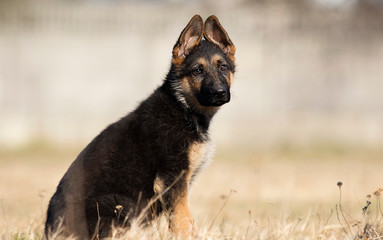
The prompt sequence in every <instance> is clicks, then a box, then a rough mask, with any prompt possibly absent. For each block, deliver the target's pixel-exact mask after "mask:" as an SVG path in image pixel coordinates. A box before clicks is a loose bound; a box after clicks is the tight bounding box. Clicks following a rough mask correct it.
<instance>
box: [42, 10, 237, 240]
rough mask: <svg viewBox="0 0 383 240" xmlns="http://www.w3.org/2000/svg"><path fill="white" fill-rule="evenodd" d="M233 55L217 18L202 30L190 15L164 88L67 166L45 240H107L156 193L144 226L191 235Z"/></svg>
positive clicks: (196, 18)
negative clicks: (195, 193)
mask: <svg viewBox="0 0 383 240" xmlns="http://www.w3.org/2000/svg"><path fill="white" fill-rule="evenodd" d="M234 54H235V47H234V45H233V43H232V41H231V40H230V38H229V36H228V35H227V33H226V31H225V30H224V29H223V28H222V26H221V24H220V23H219V21H218V19H217V17H215V16H210V17H209V18H208V19H207V20H206V21H205V23H203V20H202V18H201V17H200V16H199V15H195V16H194V17H193V18H192V19H191V20H190V22H189V23H188V25H187V26H186V28H185V29H184V30H183V31H182V33H181V35H180V37H179V39H178V41H177V43H176V44H175V46H174V48H173V57H172V62H171V67H170V71H169V73H168V74H167V76H166V79H165V81H164V82H163V84H162V85H161V86H160V87H159V88H157V89H156V90H155V91H154V92H153V93H152V94H151V95H150V96H149V97H148V98H147V99H146V100H145V101H143V102H141V104H139V106H138V107H137V109H135V110H134V111H133V112H131V113H130V114H128V115H127V116H125V117H124V118H122V119H121V120H119V121H117V122H115V123H113V124H111V125H110V126H108V127H107V128H106V129H105V130H104V131H102V132H101V133H100V134H99V135H98V136H97V137H96V138H95V139H94V140H93V141H92V142H91V143H90V144H89V145H88V146H87V147H86V148H85V149H84V150H83V151H82V152H81V153H80V154H79V155H78V157H77V159H76V160H75V161H74V162H73V163H72V165H71V166H70V167H69V169H68V171H67V172H66V173H65V175H64V177H63V178H62V179H61V181H60V183H59V185H58V187H57V191H56V193H55V194H54V195H53V197H52V199H51V200H50V203H49V207H48V212H47V220H46V225H45V235H46V237H47V238H51V237H52V236H53V234H59V236H64V237H65V236H74V237H77V238H80V239H89V238H93V237H94V236H99V237H107V236H109V235H110V232H111V227H112V225H113V224H114V225H115V226H122V227H124V226H129V225H130V223H131V220H132V219H134V218H136V217H137V216H138V215H139V214H140V213H141V212H142V211H143V210H144V209H147V208H145V207H146V206H147V204H149V203H150V202H151V200H153V198H155V197H156V196H159V195H160V194H161V198H158V199H160V200H158V201H156V202H155V205H156V208H155V209H154V208H152V210H151V211H147V213H144V214H145V216H146V217H145V218H146V220H147V221H149V220H151V219H153V217H156V216H158V215H159V214H160V213H167V214H168V216H169V227H170V229H171V231H172V232H174V233H175V234H176V235H180V236H190V235H191V234H192V232H193V229H194V227H193V218H192V216H191V213H190V210H189V191H190V186H191V183H192V182H193V180H194V178H195V176H196V175H197V173H198V172H199V171H200V169H201V168H202V167H203V166H204V165H205V164H206V163H207V162H208V160H209V158H210V156H211V151H212V148H211V147H210V138H209V135H208V129H209V125H210V122H211V120H212V118H213V116H214V114H215V113H216V112H217V110H218V109H219V107H220V106H221V105H223V104H225V103H227V102H229V101H230V85H231V83H232V81H233V74H234V70H235V66H234ZM152 203H153V201H152ZM153 209H154V210H153ZM141 214H142V213H141Z"/></svg>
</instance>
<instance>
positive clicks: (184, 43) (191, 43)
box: [173, 14, 203, 63]
mask: <svg viewBox="0 0 383 240" xmlns="http://www.w3.org/2000/svg"><path fill="white" fill-rule="evenodd" d="M202 32H203V20H202V18H201V16H200V15H198V14H196V15H195V16H194V17H193V18H192V19H191V20H190V21H189V23H188V25H187V26H186V27H185V29H184V30H183V31H182V33H181V35H180V37H179V38H178V41H177V43H176V45H174V48H173V62H175V63H177V62H178V63H180V62H182V61H183V60H184V59H185V57H186V55H188V54H189V53H190V51H191V50H192V49H193V48H194V47H195V46H197V45H198V44H199V42H200V41H201V38H202Z"/></svg>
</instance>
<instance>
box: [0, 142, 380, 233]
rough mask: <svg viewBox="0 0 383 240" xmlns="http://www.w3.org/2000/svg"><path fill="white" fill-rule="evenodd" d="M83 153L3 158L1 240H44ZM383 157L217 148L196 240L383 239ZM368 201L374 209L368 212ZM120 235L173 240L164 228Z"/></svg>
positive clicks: (203, 177)
mask: <svg viewBox="0 0 383 240" xmlns="http://www.w3.org/2000/svg"><path fill="white" fill-rule="evenodd" d="M79 151H80V148H71V149H69V150H68V149H65V150H57V148H50V147H48V148H47V147H41V146H37V147H36V146H33V147H29V148H25V149H21V150H17V151H13V150H3V151H1V152H0V239H5V240H8V239H41V236H42V231H43V223H44V220H45V212H46V209H47V204H48V201H49V198H50V197H51V196H52V194H53V192H54V190H55V187H56V186H57V184H58V181H59V180H60V178H61V177H62V176H63V174H64V172H65V171H66V170H67V168H68V167H69V165H70V163H71V162H72V161H73V159H74V158H75V157H76V155H77V153H78V152H79ZM381 156H383V155H382V152H381V151H380V150H376V149H368V148H363V149H337V148H328V149H327V148H324V149H323V148H320V149H318V148H310V149H300V148H296V149H294V148H292V149H291V148H283V147H279V148H271V149H267V150H259V149H250V148H243V149H239V148H235V149H234V148H233V149H231V148H224V147H220V146H218V147H217V153H216V155H215V157H214V161H213V162H212V163H211V164H210V166H208V167H207V168H206V169H205V170H204V171H203V172H202V173H201V174H200V176H199V177H198V178H197V180H196V182H195V183H194V184H193V188H192V194H191V211H192V213H193V216H194V218H195V222H196V234H195V236H194V237H195V238H197V239H256V238H257V239H339V238H342V239H355V238H357V237H361V238H365V239H382V238H383V233H382V223H381V222H383V221H382V218H383V212H382V207H381V206H380V204H381V203H380V195H379V194H380V192H379V191H377V190H379V188H383V181H382V180H383V178H382V170H383V161H381V159H380V158H381ZM338 182H342V185H341V186H338V185H337V184H338ZM374 193H375V194H374ZM368 194H370V195H371V196H370V197H368V196H367V195H368ZM366 201H370V202H371V204H370V205H369V206H368V207H367V209H366V210H365V211H363V208H364V207H366V205H368V204H367V203H366ZM121 234H122V235H123V237H121V238H122V239H126V238H128V239H129V238H130V239H138V238H141V239H148V238H162V239H164V238H165V239H167V238H169V237H170V235H169V233H168V232H167V228H166V223H163V221H159V222H158V223H156V225H155V226H152V228H149V229H145V230H142V229H140V228H134V229H133V230H132V231H130V232H128V233H121V232H120V235H121Z"/></svg>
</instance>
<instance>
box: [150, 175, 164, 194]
mask: <svg viewBox="0 0 383 240" xmlns="http://www.w3.org/2000/svg"><path fill="white" fill-rule="evenodd" d="M164 190H165V184H164V181H163V180H162V179H161V178H159V177H156V179H154V184H153V191H154V192H155V193H156V194H160V193H162V192H163V191H164Z"/></svg>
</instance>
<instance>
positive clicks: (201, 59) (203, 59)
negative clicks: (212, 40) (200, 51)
mask: <svg viewBox="0 0 383 240" xmlns="http://www.w3.org/2000/svg"><path fill="white" fill-rule="evenodd" d="M197 62H198V63H199V64H201V65H202V66H204V67H205V68H206V66H207V61H206V59H205V58H203V57H200V58H198V59H197Z"/></svg>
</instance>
